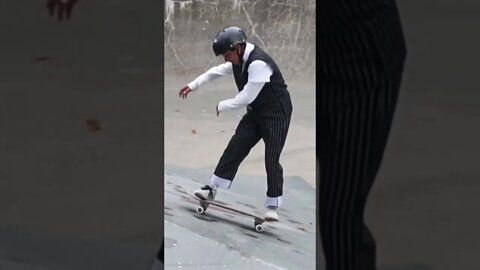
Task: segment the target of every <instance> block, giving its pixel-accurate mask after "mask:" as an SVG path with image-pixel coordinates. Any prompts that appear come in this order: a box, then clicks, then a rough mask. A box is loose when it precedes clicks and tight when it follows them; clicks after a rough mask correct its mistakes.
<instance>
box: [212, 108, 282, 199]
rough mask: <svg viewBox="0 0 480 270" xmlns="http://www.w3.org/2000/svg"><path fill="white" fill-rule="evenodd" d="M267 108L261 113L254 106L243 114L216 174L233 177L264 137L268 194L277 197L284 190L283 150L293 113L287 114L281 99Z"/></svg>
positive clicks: (225, 177)
mask: <svg viewBox="0 0 480 270" xmlns="http://www.w3.org/2000/svg"><path fill="white" fill-rule="evenodd" d="M274 104H276V105H274ZM268 108H269V110H268V111H269V114H268V116H263V115H258V114H256V113H255V112H253V111H251V110H249V111H248V112H247V113H246V114H245V115H244V116H243V118H242V120H240V122H239V123H238V126H237V129H236V130H235V133H234V135H233V136H232V138H231V139H230V141H229V143H228V145H227V148H225V150H224V152H223V154H222V156H221V158H220V160H219V162H218V164H217V167H216V168H215V172H214V174H215V175H216V176H218V177H221V178H224V179H228V180H232V181H233V179H234V178H235V175H236V173H237V171H238V167H239V166H240V164H241V163H242V161H243V160H244V159H245V157H246V156H247V155H248V153H249V152H250V150H251V149H252V148H253V147H254V146H255V145H256V144H257V143H258V141H259V140H260V139H262V140H263V141H264V143H265V170H266V172H267V196H269V197H278V196H281V195H282V194H283V168H282V166H281V164H280V154H281V152H282V150H283V146H284V145H285V140H286V138H287V134H288V129H289V126H290V119H291V114H286V113H285V109H284V108H283V106H282V105H281V103H280V102H278V101H277V102H273V103H272V104H271V105H270V106H268Z"/></svg>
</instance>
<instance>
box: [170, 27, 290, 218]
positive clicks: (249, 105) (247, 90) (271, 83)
mask: <svg viewBox="0 0 480 270" xmlns="http://www.w3.org/2000/svg"><path fill="white" fill-rule="evenodd" d="M212 47H213V52H214V53H215V56H219V55H222V56H223V57H224V59H225V63H223V64H220V65H218V66H215V67H212V68H210V69H209V70H207V71H206V72H205V73H203V74H202V75H200V76H198V77H197V78H196V79H195V80H193V81H192V82H190V83H188V84H187V85H186V86H184V87H183V88H182V89H180V93H179V95H180V97H181V98H186V97H187V95H188V94H189V93H190V92H191V91H195V90H197V89H198V88H199V87H200V86H201V85H203V84H204V83H206V82H209V81H211V80H213V79H216V78H218V77H220V76H224V75H228V74H233V76H234V79H235V83H236V85H237V88H238V91H239V93H238V94H237V95H236V96H235V97H234V98H231V99H227V100H223V101H220V102H219V103H218V104H217V106H216V112H217V116H218V115H219V113H220V112H225V111H230V110H237V109H241V108H246V113H245V115H244V116H243V118H242V119H241V120H240V122H239V123H238V126H237V129H236V131H235V134H234V135H233V136H232V138H231V139H230V142H229V143H228V145H227V148H226V149H225V151H224V152H223V155H222V156H221V158H220V161H219V162H218V164H217V166H216V168H215V171H214V173H213V175H212V177H211V179H210V184H209V185H205V186H203V187H201V188H200V189H198V190H196V191H195V195H196V196H197V197H199V198H200V199H209V200H212V199H214V198H215V195H216V192H217V189H218V188H230V186H231V184H232V181H233V179H234V177H235V174H236V173H237V170H238V167H239V166H240V164H241V162H242V161H243V160H244V159H245V157H246V156H247V155H248V153H249V152H250V150H251V149H252V148H253V147H254V146H255V145H256V144H257V142H258V141H259V140H260V139H262V140H263V142H264V143H265V168H266V172H267V193H266V199H265V206H266V207H267V211H266V213H265V219H266V220H269V221H277V220H278V219H279V216H278V210H279V207H280V206H281V205H282V195H283V169H282V166H281V165H280V162H279V160H280V154H281V153H282V149H283V146H284V144H285V140H286V138H287V133H288V129H289V126H290V119H291V115H292V109H293V107H292V102H291V99H290V94H289V92H288V90H287V85H286V84H285V81H284V79H283V76H282V73H281V72H280V70H279V68H278V66H277V65H276V64H275V62H274V60H273V59H272V58H271V57H270V56H269V55H268V54H267V53H266V52H265V51H263V50H262V49H261V48H259V47H258V46H256V45H254V44H252V43H250V42H247V36H246V35H245V33H244V31H243V30H242V29H240V28H238V27H234V26H232V27H227V28H225V29H223V30H221V31H220V32H219V33H218V34H217V35H216V37H215V39H214V40H213V45H212Z"/></svg>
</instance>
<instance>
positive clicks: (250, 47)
mask: <svg viewBox="0 0 480 270" xmlns="http://www.w3.org/2000/svg"><path fill="white" fill-rule="evenodd" d="M254 48H255V45H253V44H252V43H250V42H247V44H246V46H245V52H244V53H243V64H242V70H243V68H244V67H245V63H246V62H247V60H248V57H249V56H250V53H251V52H252V51H253V49H254Z"/></svg>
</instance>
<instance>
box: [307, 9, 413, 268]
mask: <svg viewBox="0 0 480 270" xmlns="http://www.w3.org/2000/svg"><path fill="white" fill-rule="evenodd" d="M317 7H318V6H317ZM319 9H321V10H322V11H321V12H320V13H321V14H320V16H323V15H324V16H323V17H321V18H320V21H319V25H321V27H320V29H319V32H318V34H319V38H318V40H319V41H318V43H317V45H318V55H319V61H318V64H319V67H318V68H317V72H318V73H317V79H318V80H317V81H318V83H317V87H318V89H319V92H318V101H317V126H316V130H317V136H318V137H317V138H318V142H317V157H318V159H319V161H320V184H319V204H320V205H319V215H320V222H319V223H320V235H321V237H322V246H323V250H324V254H325V259H326V269H327V270H373V269H376V266H375V260H376V259H375V253H376V251H375V248H376V247H375V240H374V238H373V235H372V233H371V232H370V231H369V229H368V227H367V226H366V224H365V221H364V209H365V205H366V202H367V197H368V193H369V192H370V189H371V187H372V185H373V182H374V180H375V177H376V175H377V172H378V170H379V168H380V165H381V160H382V157H383V153H384V150H385V146H386V143H387V139H388V135H389V132H390V127H391V124H392V119H393V115H394V111H395V106H396V103H397V97H398V91H399V88H400V82H401V76H402V71H403V64H404V60H405V55H406V49H405V43H404V39H403V33H402V30H401V26H400V20H399V18H398V13H397V11H396V6H395V3H394V2H393V1H390V0H385V1H379V0H365V1H350V0H337V1H334V2H328V5H327V3H324V4H323V6H320V7H319Z"/></svg>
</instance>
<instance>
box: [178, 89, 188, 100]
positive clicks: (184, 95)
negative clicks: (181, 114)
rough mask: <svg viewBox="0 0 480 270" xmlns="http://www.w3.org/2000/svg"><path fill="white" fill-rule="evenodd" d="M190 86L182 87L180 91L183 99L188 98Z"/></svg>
mask: <svg viewBox="0 0 480 270" xmlns="http://www.w3.org/2000/svg"><path fill="white" fill-rule="evenodd" d="M190 91H191V90H190V88H189V87H188V86H185V87H183V88H182V89H180V92H179V93H178V94H179V96H180V97H181V98H183V99H185V98H187V95H188V93H190Z"/></svg>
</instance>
